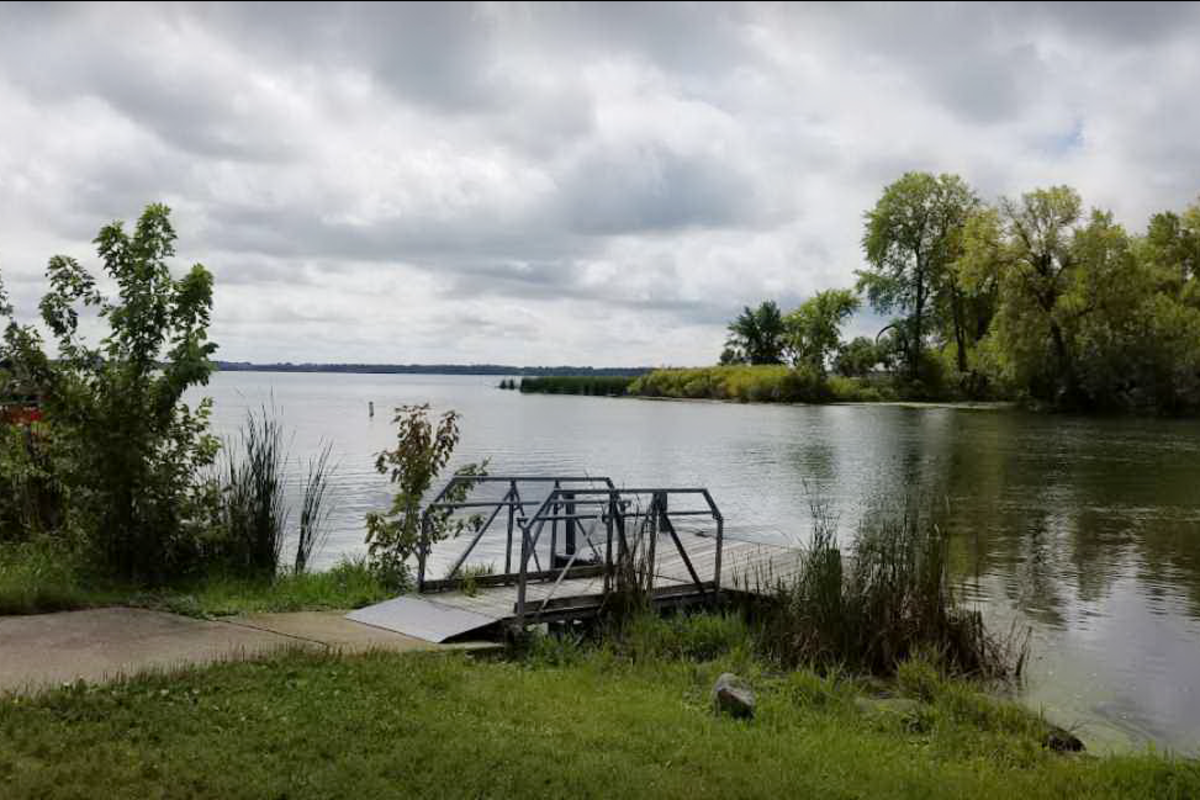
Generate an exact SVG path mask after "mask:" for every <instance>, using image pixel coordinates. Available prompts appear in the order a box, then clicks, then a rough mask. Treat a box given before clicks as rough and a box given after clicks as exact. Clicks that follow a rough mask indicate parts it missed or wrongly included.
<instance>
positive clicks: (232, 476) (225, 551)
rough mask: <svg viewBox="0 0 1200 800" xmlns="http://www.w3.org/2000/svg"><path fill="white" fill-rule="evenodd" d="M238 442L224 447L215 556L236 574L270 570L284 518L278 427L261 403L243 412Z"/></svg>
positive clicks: (275, 559) (276, 557)
mask: <svg viewBox="0 0 1200 800" xmlns="http://www.w3.org/2000/svg"><path fill="white" fill-rule="evenodd" d="M237 445H240V447H238V446H235V444H234V442H226V444H225V449H224V454H225V461H224V463H223V468H224V469H223V473H222V474H221V475H220V482H221V504H220V512H219V517H220V531H221V538H220V539H219V541H218V542H217V545H216V547H217V551H218V560H220V561H223V562H224V563H225V565H226V566H227V567H228V568H229V569H231V570H232V571H233V572H234V573H235V574H239V575H253V574H261V575H274V574H275V571H276V569H277V568H278V566H279V556H280V552H281V551H282V548H283V540H284V535H285V531H286V526H287V517H288V512H287V506H286V504H285V502H284V479H285V465H286V463H287V453H286V448H285V446H284V442H283V427H282V425H281V424H280V423H279V422H278V420H276V419H275V418H274V417H273V416H271V415H270V414H268V413H267V409H266V407H265V406H264V407H263V408H262V409H260V411H259V412H258V413H255V412H254V411H252V410H251V411H247V412H246V421H245V423H244V425H243V426H242V429H241V432H240V433H239V436H238V439H237Z"/></svg>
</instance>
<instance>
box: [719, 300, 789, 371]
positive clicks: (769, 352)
mask: <svg viewBox="0 0 1200 800" xmlns="http://www.w3.org/2000/svg"><path fill="white" fill-rule="evenodd" d="M786 334H787V331H786V329H785V327H784V324H783V314H782V313H780V311H779V306H778V305H777V304H776V303H775V301H773V300H766V301H764V302H763V303H762V304H761V305H759V307H758V308H756V309H753V310H751V308H750V307H749V306H746V308H745V309H744V310H743V311H742V313H741V314H739V315H738V317H737V319H735V320H734V321H733V322H731V323H730V324H729V339H728V340H727V342H726V344H727V346H728V347H729V348H732V349H733V350H734V351H736V352H738V353H740V354H741V356H742V358H743V359H744V360H745V361H747V362H749V363H751V364H782V363H783V351H784V347H785V344H786V340H785V337H786Z"/></svg>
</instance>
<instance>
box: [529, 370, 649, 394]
mask: <svg viewBox="0 0 1200 800" xmlns="http://www.w3.org/2000/svg"><path fill="white" fill-rule="evenodd" d="M633 381H634V377H633V376H631V375H547V376H545V377H541V378H522V379H521V391H522V392H523V393H526V394H529V393H536V394H584V395H595V396H599V397H619V396H620V395H623V394H625V393H626V390H627V389H628V388H629V384H631V383H633Z"/></svg>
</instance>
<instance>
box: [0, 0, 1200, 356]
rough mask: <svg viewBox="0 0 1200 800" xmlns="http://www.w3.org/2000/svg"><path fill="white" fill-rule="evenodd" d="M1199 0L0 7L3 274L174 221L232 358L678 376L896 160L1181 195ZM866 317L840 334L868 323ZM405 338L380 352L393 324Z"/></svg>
mask: <svg viewBox="0 0 1200 800" xmlns="http://www.w3.org/2000/svg"><path fill="white" fill-rule="evenodd" d="M1198 16H1200V14H1198V11H1197V6H1194V5H1175V4H1136V5H1135V4H1087V5H1082V6H1080V5H1076V4H1047V5H1038V6H1026V5H1025V4H1021V5H1016V4H1011V5H1008V4H999V5H990V6H983V7H980V6H975V5H971V4H948V5H947V4H939V5H928V6H926V5H920V6H917V5H908V4H884V5H879V4H871V5H850V6H843V5H841V4H838V5H802V6H786V5H743V4H735V5H723V4H655V5H644V4H560V5H547V6H540V5H524V4H490V3H489V4H438V5H433V4H430V5H422V4H387V5H384V4H365V3H364V4H359V3H346V4H336V5H329V4H304V3H298V4H274V3H259V4H218V5H209V4H203V5H201V4H195V5H193V4H172V5H157V6H143V5H135V4H128V5H121V4H118V5H105V6H100V7H90V6H68V5H53V6H43V5H40V4H29V5H25V4H6V5H3V6H0V270H3V273H4V277H5V282H6V284H7V285H8V286H9V287H10V289H11V290H12V294H13V297H14V300H15V302H16V303H17V305H18V307H19V310H20V311H21V312H22V313H23V314H26V315H30V314H32V313H33V311H34V307H35V304H36V299H37V281H38V275H39V273H40V271H41V270H42V268H43V267H44V264H45V262H46V259H47V258H48V257H49V256H50V255H51V254H52V253H55V252H66V253H69V254H72V255H76V256H80V257H85V256H87V255H88V253H89V252H90V251H91V249H92V248H91V245H90V243H89V242H90V239H91V237H92V236H93V235H94V234H95V231H96V230H97V229H98V228H99V227H100V226H101V225H102V224H104V223H105V222H108V221H109V220H111V219H114V218H125V219H130V218H132V217H134V216H136V215H137V213H138V211H139V209H140V207H141V206H142V205H144V204H145V203H146V202H149V201H151V200H165V201H167V202H169V203H170V204H171V205H172V206H173V207H174V209H175V220H176V224H177V228H178V230H179V233H180V237H181V238H180V250H181V253H180V255H181V259H180V261H181V264H182V263H185V262H187V263H190V262H192V261H196V260H199V261H203V262H204V263H206V264H207V265H208V266H209V267H210V268H212V269H213V271H214V273H215V274H216V276H217V281H218V284H217V285H218V289H217V308H216V313H215V316H214V330H213V334H214V338H215V339H216V340H217V341H218V342H220V343H221V344H222V345H223V351H222V355H223V356H225V357H228V358H233V359H239V360H241V359H261V360H276V359H285V358H287V359H292V360H355V361H417V360H428V361H445V360H464V361H529V362H533V361H543V362H554V363H561V362H568V361H575V362H580V363H584V362H590V363H597V364H613V363H664V362H674V363H703V362H707V361H710V360H711V359H712V358H713V356H714V355H715V353H717V352H719V349H720V344H721V341H722V340H723V338H724V323H725V321H726V320H727V319H728V318H729V317H731V316H732V315H734V314H736V313H737V311H738V310H739V309H740V307H741V306H742V305H743V304H747V303H754V302H757V301H758V300H760V299H762V298H763V297H768V296H769V297H774V298H777V299H779V300H780V302H781V303H782V304H784V305H792V304H795V303H797V302H799V301H800V300H801V299H803V298H804V297H805V296H807V295H809V294H811V293H812V292H814V291H816V290H819V289H823V288H828V287H830V286H838V285H842V286H844V285H849V284H850V283H851V282H852V281H853V270H854V269H856V268H858V267H860V266H861V256H860V253H859V248H858V240H859V236H860V235H861V215H862V212H863V211H864V210H865V209H866V208H868V207H869V206H870V205H871V203H872V202H873V201H874V200H875V198H876V197H877V196H878V193H879V192H880V190H881V189H882V187H883V185H884V184H885V183H887V182H888V181H891V180H893V179H894V178H896V177H897V176H898V175H899V174H901V173H902V172H904V171H907V170H911V169H927V170H933V171H939V172H940V171H951V172H958V173H960V174H962V175H963V176H964V177H966V178H967V179H968V180H969V181H971V182H972V183H973V184H974V185H975V186H976V187H977V188H978V189H979V191H980V193H981V194H982V195H984V196H985V197H989V198H993V197H995V196H997V195H999V194H1002V193H1015V192H1019V191H1024V190H1028V189H1030V188H1032V187H1034V186H1038V185H1045V184H1050V183H1061V182H1067V183H1073V184H1075V185H1076V186H1077V187H1078V188H1079V189H1080V190H1081V191H1082V192H1083V193H1084V196H1085V197H1086V198H1087V200H1088V201H1089V202H1091V203H1095V204H1098V205H1102V206H1107V207H1111V208H1112V209H1113V210H1114V211H1115V212H1116V213H1117V215H1118V217H1119V218H1120V219H1121V220H1122V221H1123V222H1124V223H1125V224H1127V225H1128V226H1130V227H1131V228H1133V229H1138V228H1140V227H1141V226H1142V225H1143V224H1144V222H1145V218H1146V215H1148V214H1149V213H1150V212H1152V211H1154V210H1158V209H1161V208H1169V207H1179V206H1181V205H1183V204H1184V203H1186V202H1188V201H1190V200H1191V199H1193V198H1194V197H1195V195H1196V193H1197V190H1198V189H1200V186H1198V185H1197V181H1196V175H1198V174H1200V145H1197V142H1200V136H1198V135H1197V132H1198V130H1200V110H1198V108H1197V106H1196V104H1195V102H1194V100H1193V98H1192V95H1193V94H1194V91H1195V88H1194V87H1195V86H1196V85H1197V83H1198V79H1200V56H1197V54H1196V52H1195V48H1194V46H1193V43H1194V42H1195V41H1196V39H1197V35H1198V34H1200V19H1198ZM878 322H879V320H877V319H876V318H874V317H873V316H872V315H870V314H865V313H864V315H862V317H861V318H860V319H859V320H856V322H855V323H854V326H853V327H854V332H869V330H870V329H871V328H872V327H873V326H876V324H877V323H878ZM399 332H402V333H403V335H400V334H399Z"/></svg>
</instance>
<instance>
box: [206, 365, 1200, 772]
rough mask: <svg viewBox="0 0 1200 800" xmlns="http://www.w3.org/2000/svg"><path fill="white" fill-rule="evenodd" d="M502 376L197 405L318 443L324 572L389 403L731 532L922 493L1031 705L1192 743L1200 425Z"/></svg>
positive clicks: (1089, 730)
mask: <svg viewBox="0 0 1200 800" xmlns="http://www.w3.org/2000/svg"><path fill="white" fill-rule="evenodd" d="M498 382H499V378H497V377H461V376H453V377H448V376H426V375H338V374H284V373H221V374H217V375H215V376H214V377H213V379H212V381H211V383H210V384H209V386H208V387H207V388H206V389H205V390H204V391H203V392H202V394H204V395H207V396H211V397H212V398H213V400H214V403H215V410H214V429H215V430H216V432H217V433H219V434H226V435H227V434H230V433H233V432H234V431H236V429H237V428H238V426H239V425H240V424H241V422H242V421H243V419H244V416H245V413H246V411H247V409H248V408H255V409H257V408H259V407H261V406H263V405H264V404H265V405H267V406H273V407H274V409H275V410H276V413H277V415H278V416H279V418H280V419H281V420H282V421H283V423H284V425H285V427H286V428H287V430H288V431H289V436H290V437H292V438H291V452H292V454H293V461H297V460H299V459H307V458H308V457H309V456H310V455H311V454H312V453H314V452H315V451H316V450H317V449H318V448H319V446H320V444H321V443H322V442H323V441H329V442H332V444H333V448H334V460H335V461H336V462H338V469H337V472H336V475H335V480H334V484H335V491H334V498H335V501H336V508H335V511H334V515H333V517H332V520H331V522H332V533H331V536H330V540H329V543H328V545H327V546H326V548H325V550H324V551H323V552H322V553H321V555H320V558H319V563H322V564H325V565H328V564H331V563H333V562H335V561H336V560H337V559H339V558H340V557H341V556H342V555H345V554H349V555H352V554H358V553H362V552H363V551H364V547H363V543H362V539H363V531H364V525H363V516H364V514H365V513H366V512H367V511H369V510H381V509H383V508H386V506H387V504H388V500H389V498H390V492H389V489H388V485H387V483H386V481H385V479H384V478H382V477H381V476H379V475H377V474H376V473H375V472H374V469H373V461H374V458H373V456H374V454H375V453H377V452H378V451H379V450H381V449H383V448H385V447H390V446H391V445H392V444H393V442H394V438H395V428H394V426H393V425H392V423H391V417H392V414H391V409H392V408H393V407H394V406H397V405H400V404H405V403H426V402H427V403H430V404H431V405H432V406H433V408H434V410H436V411H441V410H446V409H449V408H454V409H457V410H458V411H459V412H461V413H462V423H461V425H462V434H463V436H462V441H461V444H460V445H459V448H458V451H457V453H456V458H455V463H463V462H465V461H475V460H478V459H481V458H484V457H489V458H490V459H491V471H492V472H493V473H494V474H538V473H541V474H596V475H609V476H611V477H613V478H614V479H615V480H616V481H617V482H618V484H624V485H629V486H632V485H635V484H638V485H662V486H670V485H676V486H679V485H688V486H707V487H708V488H709V489H710V490H711V491H712V494H713V497H714V499H715V500H716V502H717V503H718V504H719V505H720V507H721V510H722V512H723V513H724V515H725V518H726V520H728V527H727V532H728V535H730V536H733V537H738V538H746V539H752V540H762V541H785V542H796V541H803V540H804V538H805V537H806V535H807V533H808V530H809V503H810V501H811V500H813V499H820V500H825V501H828V502H829V503H830V504H831V505H832V507H833V508H834V509H835V510H836V511H837V513H839V514H840V516H841V520H842V534H843V537H844V538H846V539H849V538H850V537H852V535H853V529H854V524H855V521H856V519H857V517H858V515H859V514H861V513H862V511H863V509H864V507H865V505H866V504H867V503H868V502H870V498H873V497H880V496H885V497H886V496H897V497H898V496H901V495H902V494H903V492H904V491H905V490H906V489H908V488H910V487H920V488H921V489H922V491H923V492H924V494H925V495H927V496H932V497H936V498H939V501H940V502H944V503H945V504H946V506H947V508H948V512H947V514H948V520H947V525H948V527H949V529H950V531H951V532H952V535H953V539H952V558H953V562H954V564H955V570H956V581H957V582H958V584H959V586H960V589H961V590H962V593H963V596H964V597H965V598H966V599H967V601H968V602H970V603H974V604H978V605H979V607H981V608H983V609H984V611H985V613H986V614H987V615H988V616H989V617H990V618H992V619H993V620H994V621H995V624H997V625H1003V626H1007V624H1008V623H1009V621H1011V620H1013V619H1019V620H1021V621H1023V623H1027V624H1029V625H1031V626H1032V627H1033V631H1034V638H1033V643H1032V647H1033V650H1032V663H1031V665H1030V668H1029V673H1028V677H1027V680H1026V685H1025V687H1024V688H1023V690H1022V698H1023V700H1024V701H1025V702H1027V703H1028V704H1030V705H1032V706H1034V707H1036V708H1044V709H1045V710H1046V713H1047V715H1048V716H1049V717H1050V718H1051V719H1052V720H1054V721H1055V722H1058V723H1060V724H1064V725H1078V726H1079V727H1080V732H1081V735H1082V736H1083V737H1084V739H1085V740H1086V741H1088V743H1089V745H1090V746H1092V747H1093V749H1096V748H1099V749H1107V748H1110V747H1123V746H1127V745H1128V744H1130V743H1134V744H1138V743H1142V742H1146V741H1153V742H1156V743H1157V744H1159V745H1160V746H1168V747H1172V748H1175V749H1178V750H1182V751H1186V752H1190V753H1195V752H1197V750H1198V749H1200V747H1198V745H1200V688H1198V685H1200V423H1197V422H1194V421H1168V420H1126V419H1079V418H1069V417H1057V416H1036V415H1030V414H1023V413H1018V412H1015V411H966V410H956V409H947V408H921V409H917V408H904V407H894V406H788V407H784V406H762V405H754V406H749V405H733V404H721V403H677V402H651V401H643V400H632V399H610V398H591V397H569V396H541V395H521V394H519V393H517V392H511V391H501V390H499V389H496V388H495V385H496V383H498ZM198 394H200V393H198ZM192 399H194V397H193V398H192ZM372 401H373V402H374V403H375V408H376V415H375V417H374V418H370V417H369V416H368V414H367V404H368V402H372ZM452 466H453V465H452ZM487 546H488V545H487V544H486V543H485V544H484V545H483V547H484V548H485V550H484V554H485V555H487V554H488V553H489V552H490V553H493V554H494V553H501V552H502V551H500V550H498V549H493V550H491V551H488V550H487V549H486V548H487ZM495 547H496V545H493V548H495ZM443 557H445V554H443ZM500 560H501V561H502V560H503V559H502V555H501V556H500Z"/></svg>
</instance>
